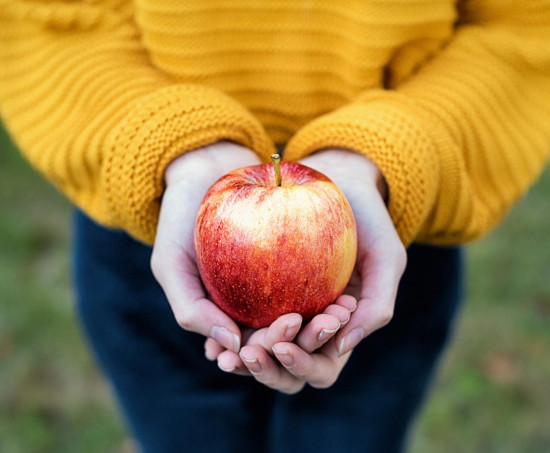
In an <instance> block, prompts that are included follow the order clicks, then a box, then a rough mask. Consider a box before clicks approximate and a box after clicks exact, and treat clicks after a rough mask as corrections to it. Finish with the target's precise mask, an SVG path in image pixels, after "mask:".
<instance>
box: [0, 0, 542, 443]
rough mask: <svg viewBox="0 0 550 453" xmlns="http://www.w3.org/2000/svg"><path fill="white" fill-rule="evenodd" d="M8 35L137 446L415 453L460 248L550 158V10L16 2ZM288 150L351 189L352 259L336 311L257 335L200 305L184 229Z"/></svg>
mask: <svg viewBox="0 0 550 453" xmlns="http://www.w3.org/2000/svg"><path fill="white" fill-rule="evenodd" d="M0 22H1V24H0V29H1V30H2V32H1V33H0V40H1V41H0V42H1V44H0V67H1V68H2V69H1V70H0V109H1V114H2V118H3V120H4V122H5V123H6V125H7V127H8V129H9V131H10V133H11V135H12V136H13V138H14V140H15V141H16V143H17V144H18V146H19V147H20V149H21V150H22V152H23V153H24V154H25V155H26V156H27V158H28V159H29V160H30V162H31V163H32V164H33V165H34V166H35V167H36V168H37V169H39V170H40V171H41V172H42V173H43V174H44V175H46V177H47V178H48V179H49V180H50V181H51V182H52V183H53V184H55V186H56V187H58V188H59V189H60V190H61V191H62V192H63V193H64V194H66V196H67V197H68V198H69V199H70V200H72V201H73V202H74V204H75V205H76V206H77V207H78V211H77V213H76V215H75V235H74V250H75V252H74V277H75V284H76V290H77V296H78V297H77V299H78V307H79V312H80V315H81V319H82V323H83V325H84V327H85V330H86V332H87V334H88V338H89V340H90V343H91V345H92V347H93V350H94V353H95V354H96V357H97V359H98V361H99V363H100V364H101V366H102V367H103V370H104V371H105V373H106V375H107V377H108V379H109V382H110V383H111V384H112V385H113V388H114V390H115V392H116V395H117V397H118V400H119V402H120V404H121V406H122V408H123V412H124V414H125V416H126V419H127V421H128V423H129V425H130V427H131V429H132V431H133V435H134V436H135V438H136V440H137V442H138V444H139V445H140V447H141V448H142V449H143V451H147V452H155V453H158V452H171V451H181V450H187V451H193V452H200V451H237V450H239V451H240V450H242V449H245V448H246V449H248V450H250V451H273V452H279V451H285V452H288V451H302V452H306V451H316V452H319V451H333V450H336V451H347V452H354V451H363V452H364V451H368V452H385V453H388V452H390V453H391V452H397V451H402V450H403V449H404V448H405V445H406V439H407V433H408V432H409V429H410V426H411V423H412V421H413V420H414V416H415V414H416V413H417V412H418V410H419V407H420V405H421V402H422V400H423V399H424V397H425V395H426V392H427V389H428V388H429V383H430V380H431V379H432V377H433V373H434V370H435V368H436V364H437V360H438V358H439V357H440V355H441V352H442V351H443V349H444V346H445V344H446V341H447V339H448V338H449V335H450V333H451V332H452V326H453V320H454V318H455V314H456V312H457V310H458V306H459V302H460V300H461V282H462V257H461V251H460V250H461V249H460V247H459V246H458V245H459V244H463V243H466V242H468V241H471V240H473V239H475V238H478V237H480V236H481V235H483V234H485V233H487V232H489V231H490V230H491V229H492V228H493V227H494V226H495V225H497V224H498V222H499V221H500V220H501V219H502V217H503V216H504V215H505V213H506V212H507V210H508V209H509V208H510V207H511V206H512V205H513V203H514V202H515V201H516V200H517V199H518V198H519V197H521V196H522V195H523V194H524V193H525V191H526V190H527V189H528V187H529V186H530V185H531V184H532V183H533V182H534V181H535V180H536V178H537V177H538V175H539V174H540V172H541V170H542V168H543V166H544V164H545V162H546V160H547V158H548V154H549V150H550V109H549V107H548V102H547V100H548V98H549V96H550V50H549V47H548V38H549V37H550V4H549V3H548V2H544V1H536V0H530V1H526V2H521V3H519V2H514V1H512V0H505V1H502V0H469V1H459V2H455V1H454V0H444V1H431V0H426V1H424V2H417V1H407V0H404V1H400V2H375V1H371V0H365V1H361V2H359V1H354V0H348V1H342V2H331V1H328V0H314V1H301V0H300V1H293V2H288V1H285V0H272V1H256V0H235V1H233V2H230V3H227V2H219V1H217V0H201V1H199V2H197V1H194V2H191V1H175V0H163V1H161V2H153V1H151V0H140V1H136V2H130V1H128V0H98V1H96V2H63V1H56V2H46V1H43V2H42V1H26V0H21V1H8V0H2V1H1V2H0ZM276 147H278V148H280V149H284V156H283V157H284V159H287V160H296V161H300V162H302V163H304V164H305V165H308V166H311V167H313V168H315V169H318V170H320V171H321V172H323V173H325V174H326V175H327V176H329V177H330V178H331V179H333V180H334V181H335V182H336V183H337V185H338V186H340V188H341V189H342V190H343V192H344V193H345V194H346V196H347V198H348V200H349V202H350V205H351V206H352V209H353V211H354V215H355V217H356V222H357V227H358V259H357V265H356V269H355V272H354V275H353V276H352V279H351V281H350V285H349V288H348V289H347V290H346V294H344V295H343V296H341V297H340V298H338V299H337V300H336V301H335V302H334V303H333V304H332V305H331V306H329V307H328V308H327V309H326V310H325V312H323V313H322V314H319V315H318V316H316V317H314V318H313V319H312V320H303V319H302V318H301V317H300V316H299V315H297V314H295V313H291V314H287V315H285V316H282V317H281V318H279V319H278V320H276V321H275V322H274V323H273V324H272V325H271V326H269V327H267V328H264V329H259V330H256V331H252V330H249V329H244V328H241V326H239V325H237V324H236V323H235V322H234V321H233V320H231V319H230V318H229V317H228V316H227V315H226V314H225V313H223V312H222V311H221V310H219V309H218V308H217V307H216V306H215V305H214V304H213V303H212V302H211V301H210V300H209V299H208V297H207V295H206V294H205V293H204V289H203V287H202V285H201V281H200V277H199V275H198V272H197V269H196V264H195V258H194V250H193V241H192V231H193V222H194V216H195V214H196V212H197V209H198V206H199V204H200V202H201V199H202V196H203V195H204V193H205V192H206V190H207V188H208V187H209V186H210V185H211V184H212V183H213V182H214V181H215V180H216V179H217V178H219V177H220V176H221V175H223V174H225V173H226V172H228V171H230V170H232V169H234V168H237V167H242V166H247V165H255V164H258V163H260V162H265V161H267V159H268V158H269V155H270V154H271V153H272V152H273V151H274V150H275V149H276ZM151 246H152V248H151ZM150 263H151V269H152V272H151V269H150V267H149V266H150ZM390 320H391V322H390ZM203 343H204V350H203V346H202V344H203ZM204 355H206V357H207V358H208V359H210V361H208V360H205V359H204ZM220 368H221V370H220Z"/></svg>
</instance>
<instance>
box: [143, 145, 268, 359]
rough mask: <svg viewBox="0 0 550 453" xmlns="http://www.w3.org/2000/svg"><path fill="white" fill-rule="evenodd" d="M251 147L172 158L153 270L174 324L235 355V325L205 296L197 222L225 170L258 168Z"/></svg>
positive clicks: (237, 346)
mask: <svg viewBox="0 0 550 453" xmlns="http://www.w3.org/2000/svg"><path fill="white" fill-rule="evenodd" d="M259 163H260V160H259V159H258V157H257V156H256V155H255V154H254V153H253V152H252V151H250V150H249V149H246V148H244V147H242V146H239V145H237V144H234V143H230V142H220V143H215V144H213V145H210V146H206V147H204V148H200V149H197V150H195V151H190V152H188V153H186V154H183V155H182V156H180V157H178V158H177V159H175V160H174V161H173V162H172V163H171V164H170V165H169V166H168V168H167V170H166V174H165V182H166V190H165V192H164V195H163V198H162V204H161V211H160V217H159V222H158V228H157V235H156V239H155V244H154V247H153V254H152V257H151V269H152V271H153V274H154V276H155V278H156V279H157V280H158V282H159V283H160V285H161V286H162V288H163V290H164V292H165V294H166V297H167V298H168V302H169V303H170V306H171V308H172V311H173V313H174V316H175V318H176V320H177V322H178V324H179V325H180V326H181V327H183V328H184V329H185V330H189V331H192V332H197V333H199V334H202V335H204V336H207V337H210V338H213V339H215V340H216V341H217V342H218V343H219V344H220V345H223V346H224V347H225V348H227V349H228V350H231V351H235V352H238V351H239V350H240V345H241V331H240V329H239V327H238V326H237V324H236V323H235V322H234V321H233V320H232V319H231V318H230V317H229V316H227V315H226V314H225V313H224V312H223V311H222V310H220V309H219V308H218V307H217V306H216V305H215V304H214V303H213V302H211V301H210V300H208V299H207V298H206V295H205V292H204V289H203V286H202V282H201V280H200V276H199V272H198V269H197V265H196V260H195V247H194V240H193V232H194V227H195V218H196V216H197V212H198V210H199V206H200V204H201V202H202V200H203V198H204V195H205V194H206V192H207V191H208V189H209V188H210V186H211V185H212V184H213V183H214V182H215V181H217V180H218V178H220V177H221V176H223V175H224V174H226V173H227V172H229V171H231V170H234V169H236V168H240V167H246V166H249V165H257V164H259Z"/></svg>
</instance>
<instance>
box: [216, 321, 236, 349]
mask: <svg viewBox="0 0 550 453" xmlns="http://www.w3.org/2000/svg"><path fill="white" fill-rule="evenodd" d="M210 338H212V339H214V340H216V341H217V342H218V343H219V344H221V345H222V346H223V347H224V348H227V349H229V350H231V351H234V352H239V349H240V346H241V342H240V340H239V336H238V335H237V334H236V333H233V332H231V331H230V330H227V329H226V328H225V327H221V326H214V327H212V329H211V330H210Z"/></svg>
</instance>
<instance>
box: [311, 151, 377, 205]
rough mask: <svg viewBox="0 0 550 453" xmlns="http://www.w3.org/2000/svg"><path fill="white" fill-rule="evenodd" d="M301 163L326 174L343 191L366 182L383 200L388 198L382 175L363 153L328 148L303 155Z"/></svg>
mask: <svg viewBox="0 0 550 453" xmlns="http://www.w3.org/2000/svg"><path fill="white" fill-rule="evenodd" d="M302 163H303V164H304V165H307V166H310V167H312V168H314V169H316V170H318V171H320V172H321V173H323V174H325V175H326V176H328V177H329V178H330V179H332V180H333V181H334V183H336V185H338V186H339V187H340V188H341V189H342V190H344V192H347V190H345V189H346V188H350V189H353V188H356V187H358V186H359V187H360V186H362V185H364V184H368V185H370V186H372V187H375V188H376V190H377V191H378V193H379V194H380V196H381V197H382V199H383V200H384V202H387V200H388V185H387V183H386V179H385V178H384V175H383V174H382V172H381V171H380V169H379V168H378V166H377V165H376V164H375V163H374V162H373V161H372V160H370V159H369V158H368V157H366V156H364V155H363V154H360V153H358V152H355V151H351V150H348V149H343V148H330V149H324V150H320V151H317V152H315V153H313V154H311V155H309V156H307V157H305V158H304V159H302ZM346 195H348V193H346Z"/></svg>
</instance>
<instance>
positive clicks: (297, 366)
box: [273, 342, 350, 388]
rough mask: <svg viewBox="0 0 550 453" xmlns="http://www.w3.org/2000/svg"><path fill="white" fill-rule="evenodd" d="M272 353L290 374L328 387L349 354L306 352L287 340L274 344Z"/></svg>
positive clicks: (317, 385)
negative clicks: (335, 354)
mask: <svg viewBox="0 0 550 453" xmlns="http://www.w3.org/2000/svg"><path fill="white" fill-rule="evenodd" d="M273 353H274V354H275V357H276V358H277V359H278V360H279V362H280V363H281V364H282V365H283V366H284V367H285V369H286V370H287V371H288V372H289V373H290V374H291V375H292V376H294V377H296V378H297V379H299V380H300V381H305V382H307V383H308V384H310V385H311V386H313V387H316V388H328V387H330V386H331V385H332V384H334V382H336V380H337V379H338V376H339V375H340V372H341V371H342V368H343V367H344V365H345V364H346V362H347V360H348V358H349V355H350V353H348V354H346V355H344V356H341V357H337V356H329V355H325V354H322V353H315V354H308V353H307V352H306V351H304V350H303V349H301V348H300V347H298V346H297V345H296V344H294V343H289V342H287V343H277V344H276V345H274V346H273Z"/></svg>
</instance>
